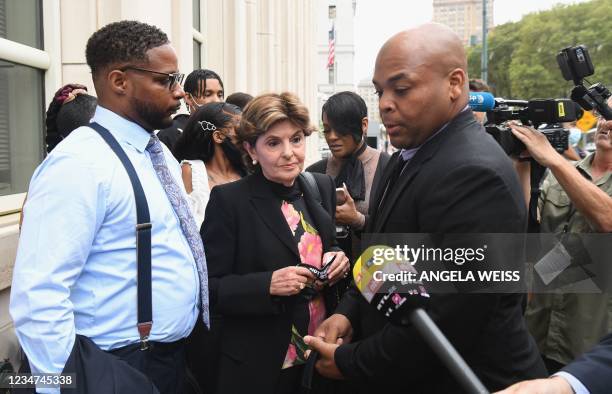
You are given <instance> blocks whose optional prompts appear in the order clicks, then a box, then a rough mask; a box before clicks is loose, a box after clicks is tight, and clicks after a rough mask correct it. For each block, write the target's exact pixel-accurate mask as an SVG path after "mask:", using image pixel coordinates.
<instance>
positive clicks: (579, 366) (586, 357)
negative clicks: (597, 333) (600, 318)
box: [562, 334, 612, 394]
mask: <svg viewBox="0 0 612 394" xmlns="http://www.w3.org/2000/svg"><path fill="white" fill-rule="evenodd" d="M562 371H565V372H568V373H570V374H572V375H573V376H574V377H576V378H577V379H578V380H579V381H580V382H581V383H582V384H583V385H585V386H586V388H587V389H588V390H589V392H590V393H591V394H599V393H602V394H603V393H609V392H610V387H611V386H612V334H608V335H606V336H605V337H604V338H603V339H602V340H601V342H599V344H598V345H597V346H595V347H594V348H593V349H592V350H590V351H588V352H586V353H585V354H583V355H582V356H580V357H579V358H577V359H576V360H575V361H573V362H571V363H570V364H569V365H567V366H566V367H565V368H563V369H562Z"/></svg>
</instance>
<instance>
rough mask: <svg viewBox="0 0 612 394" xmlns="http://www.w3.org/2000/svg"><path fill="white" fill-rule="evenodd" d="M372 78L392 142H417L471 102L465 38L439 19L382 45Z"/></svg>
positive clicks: (402, 144)
mask: <svg viewBox="0 0 612 394" xmlns="http://www.w3.org/2000/svg"><path fill="white" fill-rule="evenodd" d="M372 82H373V83H374V87H375V88H376V90H377V92H378V95H379V97H380V99H379V109H380V114H381V117H382V120H383V123H384V124H385V126H386V128H387V133H388V134H389V138H390V139H391V143H392V144H393V145H394V146H395V147H398V148H411V147H416V146H419V145H420V144H422V143H423V142H424V141H426V140H427V138H429V136H431V135H432V134H433V133H434V132H435V131H436V130H439V129H440V127H442V125H444V124H445V123H447V122H449V121H450V120H451V119H453V118H454V117H455V116H457V114H459V113H460V112H461V111H462V110H463V109H464V108H465V106H466V105H467V103H468V90H469V89H468V78H467V59H466V56H465V51H464V49H463V44H462V43H461V40H460V39H459V37H457V35H456V34H455V33H453V32H452V31H451V30H450V29H449V28H448V27H446V26H444V25H440V24H436V23H427V24H425V25H422V26H419V27H417V28H414V29H410V30H405V31H402V32H400V33H398V34H396V35H394V36H393V37H391V38H390V39H389V40H388V41H387V42H386V43H385V44H384V45H383V47H382V48H381V49H380V51H379V53H378V56H377V58H376V67H375V69H374V78H373V80H372Z"/></svg>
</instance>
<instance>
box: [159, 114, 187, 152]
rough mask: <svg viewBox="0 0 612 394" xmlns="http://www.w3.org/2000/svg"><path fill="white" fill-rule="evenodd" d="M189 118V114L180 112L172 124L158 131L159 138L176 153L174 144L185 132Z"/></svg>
mask: <svg viewBox="0 0 612 394" xmlns="http://www.w3.org/2000/svg"><path fill="white" fill-rule="evenodd" d="M188 120H189V115H185V114H179V115H176V116H175V117H174V119H172V125H171V126H170V127H167V128H165V129H161V130H160V131H159V133H157V138H159V140H160V141H161V142H163V143H164V144H166V146H167V147H168V149H170V151H172V153H173V154H174V144H176V141H178V139H179V137H180V136H181V134H182V133H183V129H184V128H185V126H186V125H187V121H188Z"/></svg>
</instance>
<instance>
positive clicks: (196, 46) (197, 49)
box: [193, 40, 202, 70]
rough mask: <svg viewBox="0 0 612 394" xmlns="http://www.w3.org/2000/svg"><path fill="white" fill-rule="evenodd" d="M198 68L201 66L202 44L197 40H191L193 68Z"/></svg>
mask: <svg viewBox="0 0 612 394" xmlns="http://www.w3.org/2000/svg"><path fill="white" fill-rule="evenodd" d="M199 68H202V44H200V41H198V40H193V69H194V70H197V69H199Z"/></svg>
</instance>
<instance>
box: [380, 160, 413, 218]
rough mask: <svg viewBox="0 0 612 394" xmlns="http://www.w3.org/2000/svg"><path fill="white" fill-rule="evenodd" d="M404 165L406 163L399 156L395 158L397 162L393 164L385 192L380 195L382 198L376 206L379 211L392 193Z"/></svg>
mask: <svg viewBox="0 0 612 394" xmlns="http://www.w3.org/2000/svg"><path fill="white" fill-rule="evenodd" d="M406 163H407V161H406V160H404V158H403V157H402V155H401V154H400V155H398V156H397V161H396V162H395V166H394V168H393V172H392V173H391V175H390V176H389V180H388V181H387V185H386V186H385V191H384V193H383V195H382V198H381V199H380V204H378V208H379V209H381V208H382V207H383V203H384V202H385V199H386V198H387V197H388V196H389V194H391V191H393V188H394V187H395V185H396V184H397V180H398V178H399V176H400V175H401V173H402V171H403V170H404V168H405V167H406Z"/></svg>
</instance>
